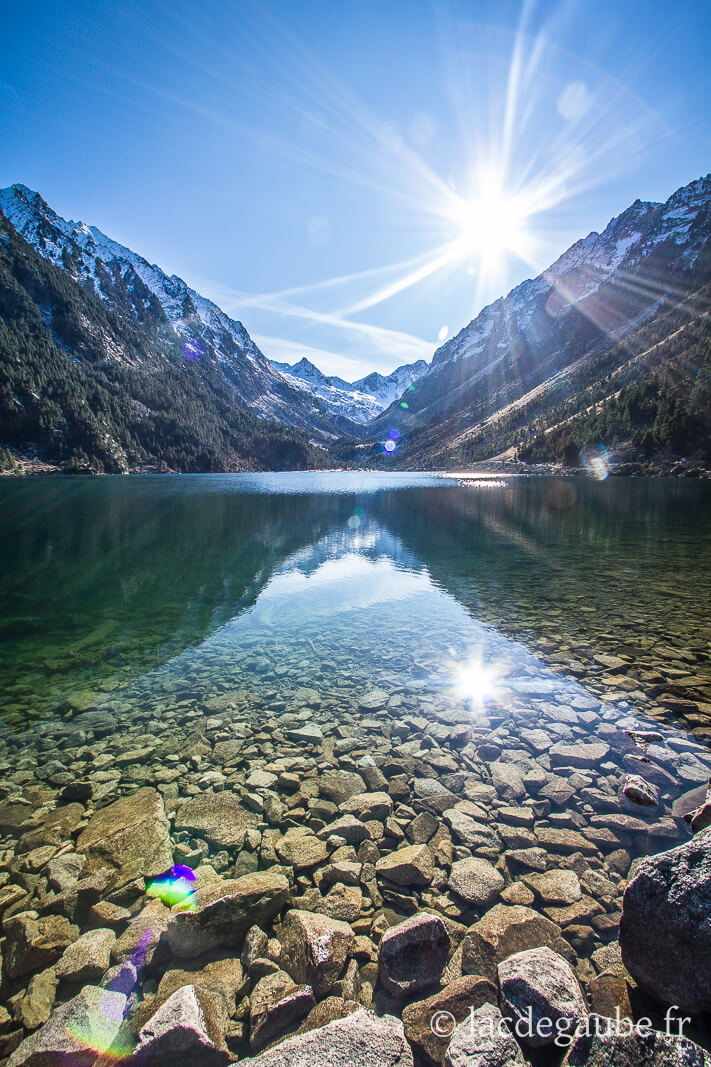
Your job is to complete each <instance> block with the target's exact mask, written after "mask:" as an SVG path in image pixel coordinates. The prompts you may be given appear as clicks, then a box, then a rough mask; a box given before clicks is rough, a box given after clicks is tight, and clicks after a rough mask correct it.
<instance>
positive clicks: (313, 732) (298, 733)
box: [286, 722, 323, 745]
mask: <svg viewBox="0 0 711 1067" xmlns="http://www.w3.org/2000/svg"><path fill="white" fill-rule="evenodd" d="M286 736H287V737H288V738H289V740H290V741H296V742H297V744H300V745H320V744H321V742H322V741H323V731H322V729H321V727H320V726H317V725H316V723H315V722H309V723H304V724H303V726H295V727H292V728H291V729H289V730H287V731H286Z"/></svg>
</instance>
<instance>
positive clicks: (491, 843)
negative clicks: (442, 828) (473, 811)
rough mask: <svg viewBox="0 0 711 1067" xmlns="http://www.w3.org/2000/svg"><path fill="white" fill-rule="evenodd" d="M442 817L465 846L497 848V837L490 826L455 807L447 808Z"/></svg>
mask: <svg viewBox="0 0 711 1067" xmlns="http://www.w3.org/2000/svg"><path fill="white" fill-rule="evenodd" d="M442 818H443V819H444V821H445V822H446V824H447V826H448V827H449V828H450V830H451V831H452V833H453V834H454V836H455V838H456V839H457V840H458V841H461V842H462V844H463V845H466V846H467V848H473V849H476V848H495V849H496V848H497V847H498V843H499V842H498V838H497V836H496V834H495V832H494V831H493V830H492V828H491V827H490V826H487V825H486V824H485V823H483V822H477V820H476V819H472V817H471V815H467V814H466V812H464V811H459V810H458V809H457V808H448V809H447V810H446V811H445V812H444V813H443V815H442Z"/></svg>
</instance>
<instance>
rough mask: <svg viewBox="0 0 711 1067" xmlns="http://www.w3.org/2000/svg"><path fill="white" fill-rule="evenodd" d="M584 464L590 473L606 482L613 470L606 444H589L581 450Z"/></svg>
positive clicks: (600, 480)
mask: <svg viewBox="0 0 711 1067" xmlns="http://www.w3.org/2000/svg"><path fill="white" fill-rule="evenodd" d="M581 459H582V461H583V466H584V467H585V469H586V471H587V472H588V474H591V475H592V477H593V478H597V480H598V481H599V482H604V481H605V479H606V478H607V477H608V475H609V474H610V471H611V470H612V463H611V462H610V457H609V455H608V452H607V449H606V448H605V446H604V445H602V444H600V445H587V446H586V447H585V448H584V449H583V451H582V452H581Z"/></svg>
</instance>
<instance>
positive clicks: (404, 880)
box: [375, 845, 434, 886]
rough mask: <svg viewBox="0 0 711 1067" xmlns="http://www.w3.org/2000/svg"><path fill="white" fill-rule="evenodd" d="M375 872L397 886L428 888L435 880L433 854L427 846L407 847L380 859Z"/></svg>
mask: <svg viewBox="0 0 711 1067" xmlns="http://www.w3.org/2000/svg"><path fill="white" fill-rule="evenodd" d="M375 871H376V874H377V876H378V878H385V879H387V881H388V882H394V883H395V884H396V885H404V886H427V885H429V884H430V883H431V881H432V879H433V878H434V862H433V860H432V853H431V852H430V850H429V848H428V847H427V845H407V846H406V847H405V848H399V849H398V850H397V851H396V852H391V853H390V854H389V855H388V856H383V857H382V859H379V860H378V862H377V863H376V865H375Z"/></svg>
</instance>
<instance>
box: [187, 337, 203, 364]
mask: <svg viewBox="0 0 711 1067" xmlns="http://www.w3.org/2000/svg"><path fill="white" fill-rule="evenodd" d="M182 351H183V358H184V359H191V360H196V359H202V357H203V356H204V355H205V346H204V345H203V344H201V343H200V341H198V340H196V339H195V338H194V337H191V339H190V340H189V341H184V342H183V349H182Z"/></svg>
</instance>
